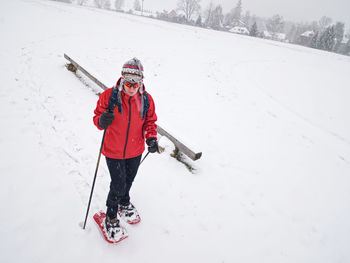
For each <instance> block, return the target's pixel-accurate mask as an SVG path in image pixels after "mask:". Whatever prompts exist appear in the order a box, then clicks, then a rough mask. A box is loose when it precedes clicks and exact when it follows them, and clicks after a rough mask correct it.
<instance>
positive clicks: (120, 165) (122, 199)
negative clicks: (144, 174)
mask: <svg viewBox="0 0 350 263" xmlns="http://www.w3.org/2000/svg"><path fill="white" fill-rule="evenodd" d="M106 161H107V166H108V170H109V174H110V176H111V184H110V188H109V193H108V197H107V202H106V205H107V216H109V217H110V218H111V219H112V218H115V217H116V216H117V211H118V205H119V204H120V205H128V204H129V202H130V196H129V192H130V188H131V186H132V183H133V181H134V179H135V176H136V174H137V170H138V168H139V165H140V161H141V155H139V156H137V157H134V158H130V159H112V158H108V157H106Z"/></svg>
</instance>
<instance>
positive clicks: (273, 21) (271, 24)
mask: <svg viewBox="0 0 350 263" xmlns="http://www.w3.org/2000/svg"><path fill="white" fill-rule="evenodd" d="M266 26H267V28H268V30H269V31H271V32H273V33H280V32H282V31H283V28H284V21H283V17H282V16H280V15H274V16H273V17H271V18H270V19H269V20H268V21H267V24H266Z"/></svg>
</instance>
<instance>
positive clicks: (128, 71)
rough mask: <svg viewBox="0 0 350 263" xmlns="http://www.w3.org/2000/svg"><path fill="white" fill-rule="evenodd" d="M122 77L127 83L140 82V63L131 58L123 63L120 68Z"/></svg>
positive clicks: (141, 73) (141, 72)
mask: <svg viewBox="0 0 350 263" xmlns="http://www.w3.org/2000/svg"><path fill="white" fill-rule="evenodd" d="M122 76H123V78H124V80H125V81H128V82H141V80H142V79H143V66H142V64H141V61H140V60H138V59H137V58H133V59H130V60H128V61H127V62H125V64H124V65H123V68H122Z"/></svg>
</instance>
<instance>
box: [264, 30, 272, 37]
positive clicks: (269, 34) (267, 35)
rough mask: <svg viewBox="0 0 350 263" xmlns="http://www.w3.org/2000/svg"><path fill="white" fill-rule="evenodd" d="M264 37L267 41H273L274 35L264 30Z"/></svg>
mask: <svg viewBox="0 0 350 263" xmlns="http://www.w3.org/2000/svg"><path fill="white" fill-rule="evenodd" d="M262 37H263V38H266V39H272V34H271V33H270V32H269V31H267V30H264V31H262Z"/></svg>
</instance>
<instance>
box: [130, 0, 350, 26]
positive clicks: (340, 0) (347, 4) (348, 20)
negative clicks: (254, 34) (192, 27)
mask: <svg viewBox="0 0 350 263" xmlns="http://www.w3.org/2000/svg"><path fill="white" fill-rule="evenodd" d="M127 1H132V2H133V0H127ZM141 1H142V0H141ZM177 2H178V0H144V8H145V9H151V10H155V9H158V10H160V11H161V10H162V9H166V10H170V9H173V8H175V7H176V3H177ZM209 2H210V0H201V2H200V3H201V7H202V10H203V9H206V7H207V6H208V4H209ZM212 2H213V4H214V5H217V4H221V5H222V7H223V9H224V13H226V12H228V11H229V10H231V9H232V8H233V7H234V6H235V5H236V4H237V2H238V0H213V1H212ZM242 6H243V13H245V11H247V10H249V11H250V13H251V14H255V15H257V16H260V17H270V16H272V15H274V14H279V15H282V16H283V17H284V19H285V20H291V21H295V22H299V21H303V22H311V21H313V20H317V21H318V20H319V19H320V18H321V17H322V16H323V15H326V16H329V17H331V18H332V19H333V22H336V21H341V22H343V23H345V26H346V27H347V28H350V0H242Z"/></svg>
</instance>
